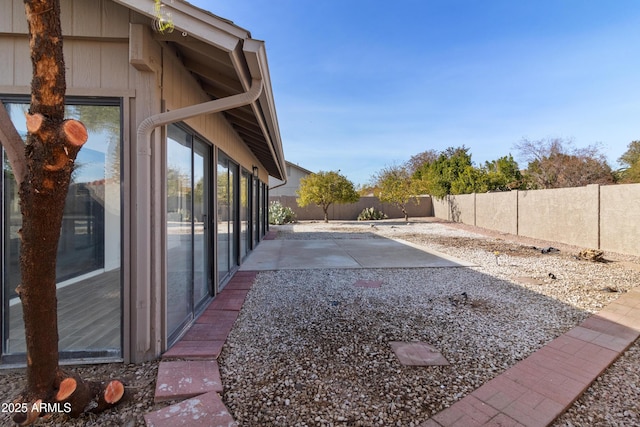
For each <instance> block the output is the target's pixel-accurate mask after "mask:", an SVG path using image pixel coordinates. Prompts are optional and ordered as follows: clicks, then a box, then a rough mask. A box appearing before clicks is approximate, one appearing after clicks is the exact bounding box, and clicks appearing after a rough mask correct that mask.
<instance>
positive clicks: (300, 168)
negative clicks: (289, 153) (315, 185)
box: [285, 161, 313, 175]
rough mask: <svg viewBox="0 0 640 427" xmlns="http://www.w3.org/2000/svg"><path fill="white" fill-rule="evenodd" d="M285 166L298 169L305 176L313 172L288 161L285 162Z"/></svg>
mask: <svg viewBox="0 0 640 427" xmlns="http://www.w3.org/2000/svg"><path fill="white" fill-rule="evenodd" d="M285 163H286V164H287V166H289V167H292V168H295V169H298V170H299V171H300V172H302V173H304V174H307V175H311V174H312V173H313V172H311V171H310V170H309V169H305V168H303V167H302V166H300V165H297V164H295V163H291V162H290V161H286V162H285Z"/></svg>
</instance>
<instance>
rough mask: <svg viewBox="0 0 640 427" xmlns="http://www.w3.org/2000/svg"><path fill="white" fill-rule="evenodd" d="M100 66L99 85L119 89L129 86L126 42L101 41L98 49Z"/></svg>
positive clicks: (127, 47)
mask: <svg viewBox="0 0 640 427" xmlns="http://www.w3.org/2000/svg"><path fill="white" fill-rule="evenodd" d="M100 58H101V61H100V62H101V63H102V68H101V70H100V87H101V88H104V89H121V88H127V87H129V45H128V44H127V43H103V44H102V46H101V49H100Z"/></svg>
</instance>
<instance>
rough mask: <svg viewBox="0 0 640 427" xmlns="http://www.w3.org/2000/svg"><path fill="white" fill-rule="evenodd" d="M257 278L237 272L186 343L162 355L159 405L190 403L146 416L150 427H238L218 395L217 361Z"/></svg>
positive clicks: (196, 325) (187, 337)
mask: <svg viewBox="0 0 640 427" xmlns="http://www.w3.org/2000/svg"><path fill="white" fill-rule="evenodd" d="M256 275H257V272H256V271H239V272H236V274H235V275H234V276H233V277H232V278H231V280H230V281H229V283H227V285H226V286H225V288H224V289H223V290H222V292H220V293H219V294H218V295H217V296H216V297H215V298H214V300H213V301H212V302H211V304H209V307H207V308H206V309H205V311H204V312H203V313H202V315H201V316H200V317H199V318H198V319H197V320H196V322H195V324H194V325H193V326H192V327H191V328H190V329H189V331H187V333H186V334H185V335H184V336H183V337H182V339H180V341H178V342H177V343H176V344H175V345H174V346H173V347H171V348H170V349H169V350H168V351H167V352H166V353H164V354H163V355H162V359H163V360H162V362H161V363H160V366H159V368H158V379H157V381H156V394H155V401H156V402H159V401H165V400H180V399H185V398H188V397H191V398H190V399H189V400H185V401H182V402H180V403H177V404H174V405H171V406H168V407H166V408H163V409H160V410H158V411H154V412H151V413H149V414H146V415H145V417H144V418H145V421H146V423H147V425H148V426H153V427H170V426H171V427H172V426H193V427H198V426H207V427H223V426H224V427H231V426H237V423H235V421H234V420H233V417H232V416H231V414H230V413H229V411H228V410H227V408H226V407H225V406H224V403H223V402H222V399H220V396H219V395H218V392H220V393H221V392H222V383H221V381H220V372H219V370H218V364H217V362H216V360H215V359H216V358H217V357H218V355H219V354H220V351H221V350H222V346H223V345H224V342H225V341H226V339H227V336H228V335H229V332H230V331H231V329H232V328H233V324H234V323H235V321H236V319H237V318H238V315H239V312H240V309H241V308H242V305H243V304H244V300H245V298H246V296H247V294H248V293H249V290H250V289H251V286H252V285H253V282H254V280H255V278H256ZM172 359H180V360H172ZM185 359H186V360H185Z"/></svg>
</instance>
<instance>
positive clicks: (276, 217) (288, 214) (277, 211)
mask: <svg viewBox="0 0 640 427" xmlns="http://www.w3.org/2000/svg"><path fill="white" fill-rule="evenodd" d="M295 220H296V214H295V213H294V212H293V210H292V209H291V208H290V207H288V206H283V205H282V203H280V202H271V203H270V204H269V224H273V225H282V224H288V223H290V222H295Z"/></svg>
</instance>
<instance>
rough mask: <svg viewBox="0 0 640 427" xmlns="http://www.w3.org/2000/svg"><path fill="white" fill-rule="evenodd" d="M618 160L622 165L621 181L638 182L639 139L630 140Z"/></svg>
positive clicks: (639, 174) (639, 180) (639, 164)
mask: <svg viewBox="0 0 640 427" xmlns="http://www.w3.org/2000/svg"><path fill="white" fill-rule="evenodd" d="M618 161H619V162H620V163H622V164H623V166H624V167H623V169H622V170H621V171H620V178H621V179H620V180H621V182H624V183H635V182H640V141H631V142H630V143H629V145H628V146H627V151H625V152H624V154H623V155H622V156H620V158H619V159H618Z"/></svg>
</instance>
